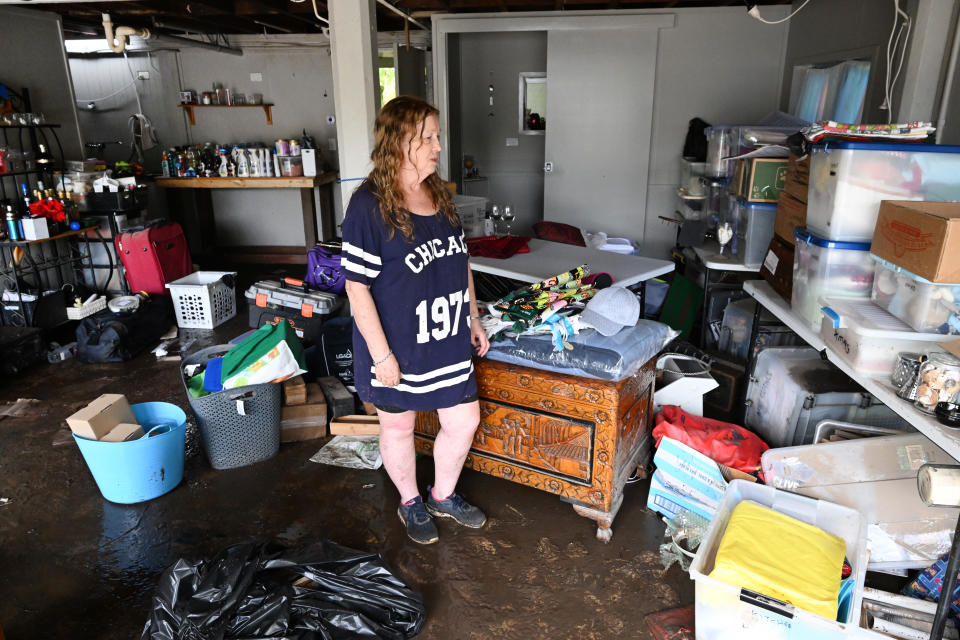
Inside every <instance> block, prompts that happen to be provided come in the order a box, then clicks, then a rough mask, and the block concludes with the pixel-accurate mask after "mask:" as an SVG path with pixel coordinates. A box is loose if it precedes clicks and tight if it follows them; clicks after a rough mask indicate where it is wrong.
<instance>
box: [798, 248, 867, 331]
mask: <svg viewBox="0 0 960 640" xmlns="http://www.w3.org/2000/svg"><path fill="white" fill-rule="evenodd" d="M793 235H794V237H795V238H796V239H797V244H796V249H795V251H794V253H793V293H792V295H791V297H790V305H791V306H792V307H793V310H794V311H795V312H797V314H799V315H800V316H801V317H802V318H803V319H804V320H805V321H806V323H807V324H808V325H809V326H810V328H811V329H813V330H814V331H819V329H820V318H821V314H820V298H821V297H824V296H844V297H853V298H869V297H870V291H871V288H872V287H873V271H874V266H873V260H871V259H870V245H869V243H862V242H837V241H834V240H827V239H824V238H821V237H819V236H816V235H813V234H812V233H810V232H809V231H806V230H805V229H796V230H794V232H793Z"/></svg>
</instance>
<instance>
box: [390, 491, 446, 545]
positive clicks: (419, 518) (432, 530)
mask: <svg viewBox="0 0 960 640" xmlns="http://www.w3.org/2000/svg"><path fill="white" fill-rule="evenodd" d="M413 500H414V502H413V504H409V505H407V504H403V503H402V502H401V503H400V506H399V507H397V515H398V516H400V521H401V522H403V524H404V526H406V527H407V535H408V536H409V537H410V539H411V540H413V541H414V542H416V543H418V544H433V543H434V542H436V541H437V540H439V539H440V536H439V535H438V534H437V525H435V524H433V518H431V517H430V514H429V513H427V509H426V505H424V504H423V498H421V497H420V496H417V497H416V498H414V499H413Z"/></svg>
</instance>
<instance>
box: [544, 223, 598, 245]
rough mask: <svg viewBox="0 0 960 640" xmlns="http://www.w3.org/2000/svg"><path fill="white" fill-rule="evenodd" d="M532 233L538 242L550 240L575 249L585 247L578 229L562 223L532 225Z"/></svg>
mask: <svg viewBox="0 0 960 640" xmlns="http://www.w3.org/2000/svg"><path fill="white" fill-rule="evenodd" d="M533 232H534V233H535V234H536V235H537V238H539V239H540V240H550V241H552V242H562V243H564V244H572V245H575V246H577V247H585V246H587V243H586V242H584V241H583V234H582V233H580V229H577V228H576V227H575V226H573V225H570V224H566V223H564V222H550V221H548V220H543V221H541V222H538V223H537V224H535V225H533Z"/></svg>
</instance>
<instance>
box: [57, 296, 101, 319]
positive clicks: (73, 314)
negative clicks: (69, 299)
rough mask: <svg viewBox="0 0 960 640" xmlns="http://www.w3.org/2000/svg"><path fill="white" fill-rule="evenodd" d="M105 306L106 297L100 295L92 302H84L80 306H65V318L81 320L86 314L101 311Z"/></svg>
mask: <svg viewBox="0 0 960 640" xmlns="http://www.w3.org/2000/svg"><path fill="white" fill-rule="evenodd" d="M106 308H107V298H106V297H105V296H100V297H99V298H97V299H96V300H94V301H93V302H90V303H88V304H85V305H83V306H82V307H67V319H68V320H82V319H84V318H86V317H87V316H92V315H93V314H95V313H97V312H98V311H103V310H104V309H106Z"/></svg>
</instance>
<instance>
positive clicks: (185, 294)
mask: <svg viewBox="0 0 960 640" xmlns="http://www.w3.org/2000/svg"><path fill="white" fill-rule="evenodd" d="M236 275H237V274H236V272H235V271H196V272H194V273H191V274H190V275H188V276H185V277H183V278H180V279H179V280H174V281H173V282H168V283H167V288H168V289H170V297H171V298H173V308H174V310H175V311H176V313H177V326H179V327H180V328H181V329H213V328H214V327H216V326H218V325H221V324H223V323H224V322H226V321H227V320H229V319H230V318H232V317H233V316H235V315H237V298H236V295H235V294H234V291H233V287H234V282H233V278H234V277H235V276H236Z"/></svg>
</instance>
